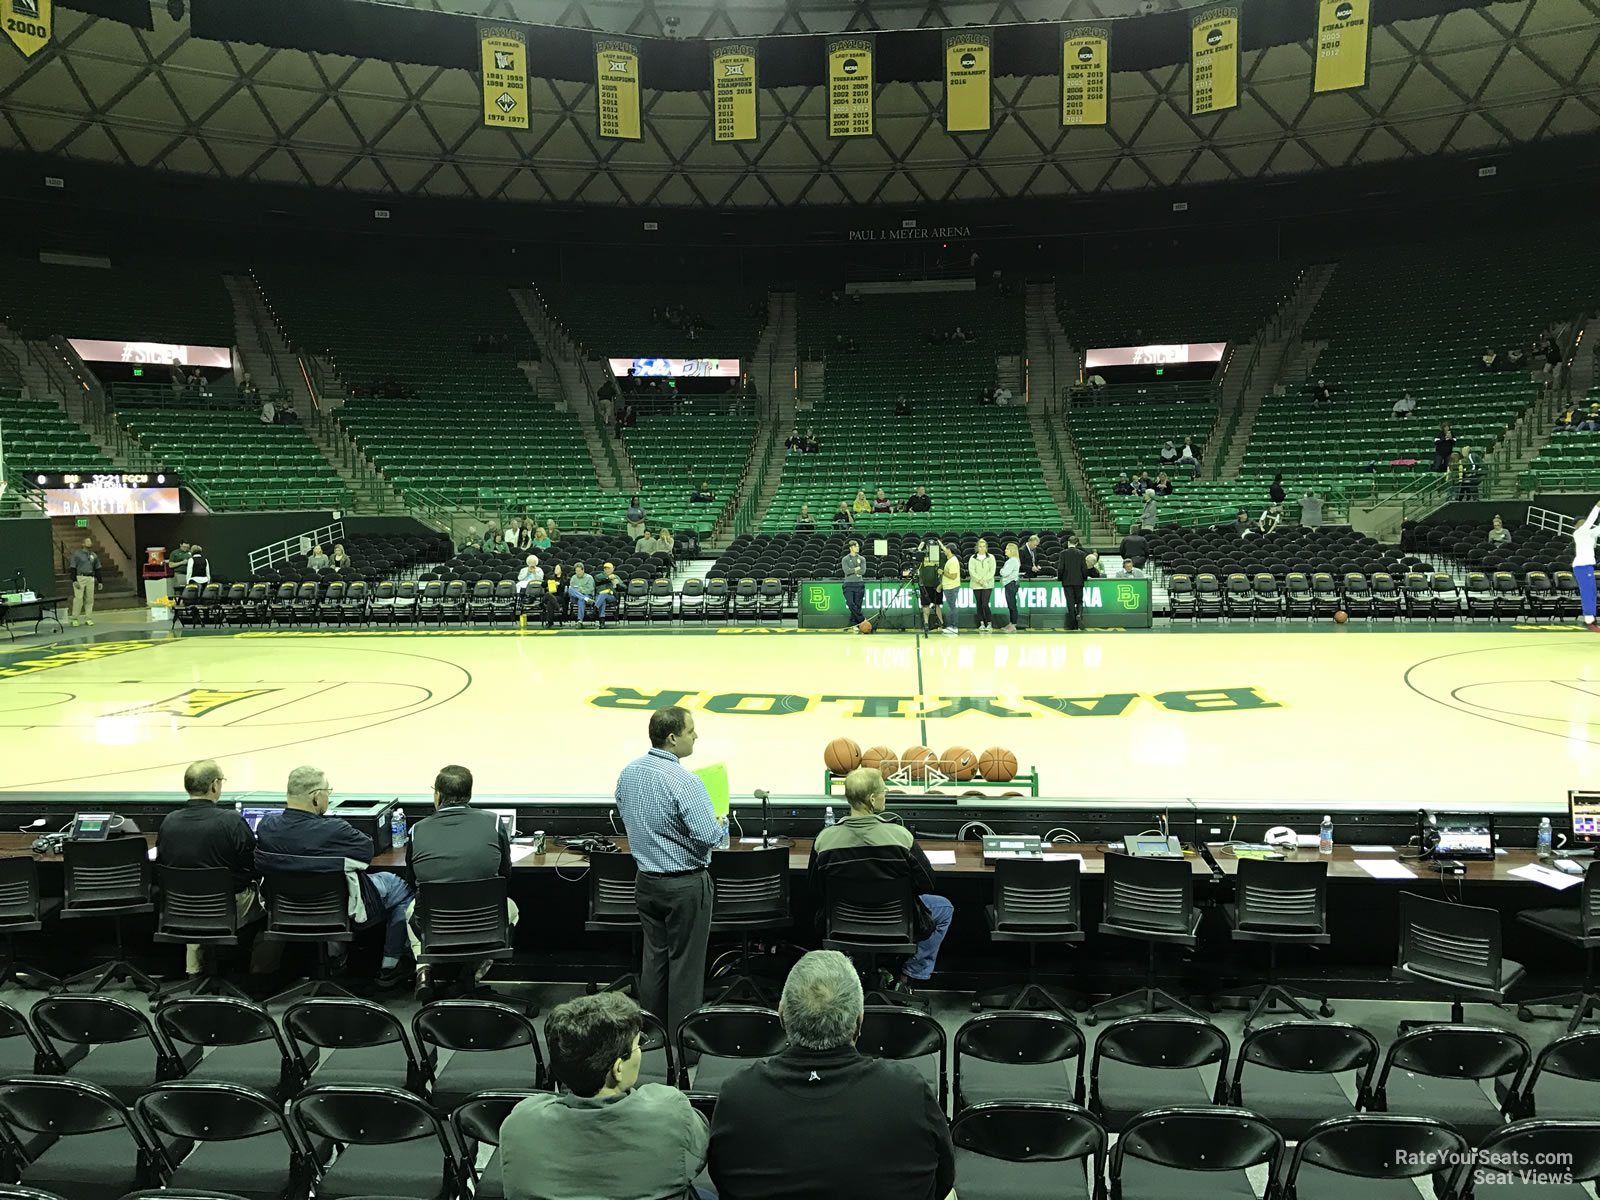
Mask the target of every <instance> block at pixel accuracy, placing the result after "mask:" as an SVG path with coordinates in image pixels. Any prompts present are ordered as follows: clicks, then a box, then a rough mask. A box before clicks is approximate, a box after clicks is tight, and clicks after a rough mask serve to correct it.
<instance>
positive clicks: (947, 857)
mask: <svg viewBox="0 0 1600 1200" xmlns="http://www.w3.org/2000/svg"><path fill="white" fill-rule="evenodd" d="M924 853H926V854H927V856H928V861H929V862H930V863H932V864H933V865H934V866H936V867H938V866H945V867H953V866H955V865H956V852H955V851H954V850H928V851H925V852H924Z"/></svg>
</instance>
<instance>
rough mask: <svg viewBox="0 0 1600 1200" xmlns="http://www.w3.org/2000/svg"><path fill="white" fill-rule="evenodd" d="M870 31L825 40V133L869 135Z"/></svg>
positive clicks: (872, 83) (871, 46) (873, 81)
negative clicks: (826, 41) (826, 69)
mask: <svg viewBox="0 0 1600 1200" xmlns="http://www.w3.org/2000/svg"><path fill="white" fill-rule="evenodd" d="M876 47H877V42H876V40H875V39H874V38H873V36H872V35H871V34H852V35H851V36H849V37H836V38H829V39H828V50H827V57H828V136H829V137H836V138H848V137H871V136H872V101H873V87H874V84H875V83H876V79H875V78H874V76H873V70H872V52H873V50H874V49H876Z"/></svg>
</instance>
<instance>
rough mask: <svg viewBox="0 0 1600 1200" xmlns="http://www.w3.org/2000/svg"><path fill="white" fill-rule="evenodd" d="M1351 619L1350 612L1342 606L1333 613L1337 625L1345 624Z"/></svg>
mask: <svg viewBox="0 0 1600 1200" xmlns="http://www.w3.org/2000/svg"><path fill="white" fill-rule="evenodd" d="M1349 619H1350V614H1349V613H1347V612H1345V610H1344V609H1342V608H1341V609H1340V610H1339V611H1338V612H1336V613H1334V614H1333V623H1334V624H1335V625H1343V624H1344V623H1345V622H1346V621H1348V620H1349Z"/></svg>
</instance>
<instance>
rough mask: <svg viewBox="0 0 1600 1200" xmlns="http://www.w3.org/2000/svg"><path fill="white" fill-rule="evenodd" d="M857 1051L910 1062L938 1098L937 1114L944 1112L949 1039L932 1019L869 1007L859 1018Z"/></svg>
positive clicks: (905, 1011) (884, 1007) (888, 1007)
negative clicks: (859, 1028)
mask: <svg viewBox="0 0 1600 1200" xmlns="http://www.w3.org/2000/svg"><path fill="white" fill-rule="evenodd" d="M856 1049H857V1050H858V1051H859V1052H860V1053H862V1054H864V1055H866V1056H867V1057H868V1058H889V1059H894V1060H895V1061H897V1062H909V1063H911V1064H912V1065H913V1066H915V1067H916V1068H917V1070H918V1071H920V1072H921V1073H922V1077H923V1078H924V1079H926V1080H927V1081H928V1086H929V1087H930V1088H932V1089H933V1092H934V1095H936V1096H938V1097H939V1111H940V1112H943V1111H944V1108H945V1097H946V1096H947V1095H948V1094H949V1090H950V1085H949V1078H950V1075H949V1070H948V1061H947V1060H948V1055H949V1051H948V1039H947V1038H946V1037H945V1032H944V1026H943V1025H942V1024H940V1023H939V1021H938V1020H937V1019H936V1018H935V1017H933V1016H931V1015H930V1014H928V1013H925V1012H922V1011H920V1010H919V1009H915V1008H899V1007H896V1006H894V1005H881V1004H874V1005H869V1006H868V1007H867V1009H866V1012H865V1013H864V1014H863V1016H862V1018H861V1032H860V1033H859V1034H857V1035H856Z"/></svg>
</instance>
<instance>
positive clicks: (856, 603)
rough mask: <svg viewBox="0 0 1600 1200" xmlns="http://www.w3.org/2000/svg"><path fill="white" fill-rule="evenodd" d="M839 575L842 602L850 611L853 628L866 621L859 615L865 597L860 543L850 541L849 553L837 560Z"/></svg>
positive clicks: (864, 571)
mask: <svg viewBox="0 0 1600 1200" xmlns="http://www.w3.org/2000/svg"><path fill="white" fill-rule="evenodd" d="M839 575H840V578H842V579H843V580H844V584H843V589H844V602H845V604H846V605H847V606H848V607H849V609H850V625H851V627H852V628H853V627H855V626H857V625H859V624H861V622H862V621H864V620H866V618H865V617H864V616H862V615H861V602H862V601H863V600H865V599H866V595H867V582H866V580H867V560H866V559H864V558H862V557H861V543H860V542H858V541H856V540H855V538H851V539H850V552H849V553H848V554H846V555H845V556H844V557H843V558H841V559H840V560H839Z"/></svg>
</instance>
